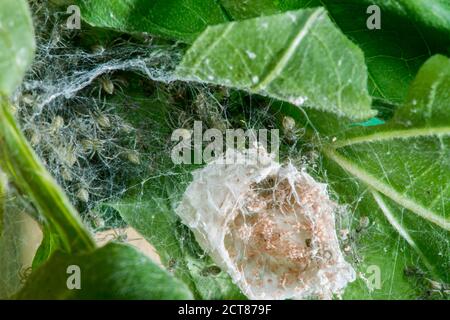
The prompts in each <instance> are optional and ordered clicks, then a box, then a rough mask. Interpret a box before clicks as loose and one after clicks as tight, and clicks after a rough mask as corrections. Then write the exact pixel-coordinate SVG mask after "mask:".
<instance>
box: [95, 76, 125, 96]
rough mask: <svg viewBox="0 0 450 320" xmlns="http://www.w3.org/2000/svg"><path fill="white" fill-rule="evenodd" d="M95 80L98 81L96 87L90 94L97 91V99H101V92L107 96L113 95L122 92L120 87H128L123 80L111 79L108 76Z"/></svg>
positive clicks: (119, 78) (118, 78)
mask: <svg viewBox="0 0 450 320" xmlns="http://www.w3.org/2000/svg"><path fill="white" fill-rule="evenodd" d="M96 80H97V81H98V86H97V87H94V88H93V89H92V91H91V94H92V93H93V92H94V91H96V90H98V97H99V98H100V97H101V95H102V92H105V93H106V94H108V95H113V94H114V93H115V92H116V91H117V90H119V91H123V90H122V87H126V86H127V85H128V83H127V81H126V80H125V79H124V78H121V77H116V78H112V76H111V75H110V74H104V75H101V76H99V77H98V78H97V79H96Z"/></svg>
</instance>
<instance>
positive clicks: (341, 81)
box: [177, 8, 375, 119]
mask: <svg viewBox="0 0 450 320" xmlns="http://www.w3.org/2000/svg"><path fill="white" fill-rule="evenodd" d="M177 73H178V76H179V77H180V78H181V79H184V80H194V81H199V82H206V83H213V84H219V85H224V86H229V87H233V88H237V89H241V90H246V91H248V92H250V93H257V94H261V95H265V96H269V97H273V98H277V99H279V100H283V101H288V102H291V103H293V104H296V105H298V106H302V105H305V106H306V107H311V108H316V109H318V110H324V111H329V112H333V113H335V114H338V115H345V116H348V117H350V118H354V119H364V118H369V117H371V116H373V115H374V114H375V112H374V111H373V110H371V109H370V104H371V98H370V96H369V94H368V92H367V70H366V66H365V64H364V57H363V54H362V52H361V51H360V50H359V48H358V47H356V46H355V45H354V44H352V43H351V42H350V41H349V40H348V39H347V38H346V37H345V36H344V35H342V33H340V32H339V30H338V29H336V27H335V26H334V25H333V23H332V22H331V21H330V19H329V18H328V16H327V14H326V12H325V11H324V10H323V9H322V8H319V9H305V10H299V11H292V12H287V13H284V14H279V15H273V16H269V17H261V18H256V19H250V20H245V21H240V22H230V23H227V24H222V25H218V26H213V27H209V28H208V29H207V30H206V31H205V32H204V33H203V34H202V35H201V36H200V37H199V38H198V39H197V41H196V42H195V43H194V44H193V46H192V47H191V48H190V49H189V51H188V52H187V53H186V55H185V57H184V59H183V61H182V63H181V65H180V66H179V68H178V71H177Z"/></svg>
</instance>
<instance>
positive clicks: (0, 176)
mask: <svg viewBox="0 0 450 320" xmlns="http://www.w3.org/2000/svg"><path fill="white" fill-rule="evenodd" d="M7 186H8V180H7V178H6V175H5V174H4V173H3V171H2V170H1V168H0V237H1V236H2V233H3V223H4V222H3V219H4V216H5V204H6V192H7V190H6V188H7Z"/></svg>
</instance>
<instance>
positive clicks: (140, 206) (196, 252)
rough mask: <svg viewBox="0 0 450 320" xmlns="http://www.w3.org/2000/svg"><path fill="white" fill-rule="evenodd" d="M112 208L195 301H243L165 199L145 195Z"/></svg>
mask: <svg viewBox="0 0 450 320" xmlns="http://www.w3.org/2000/svg"><path fill="white" fill-rule="evenodd" d="M163 183H164V182H163ZM112 207H113V208H115V209H116V210H117V211H118V212H120V214H121V216H122V217H123V218H124V219H125V221H126V222H127V223H128V224H129V225H131V226H132V227H134V228H135V229H136V230H137V231H138V232H139V233H140V234H142V235H143V236H144V237H145V239H146V240H147V241H148V242H149V243H151V244H152V245H153V246H154V247H155V249H156V250H157V252H158V254H159V255H160V257H161V261H162V262H163V264H164V265H165V266H166V268H168V269H169V270H170V271H171V272H173V274H174V275H175V276H177V278H179V279H181V280H183V281H184V282H185V283H186V284H188V285H189V287H190V288H191V290H192V291H193V292H194V293H195V295H196V297H197V298H199V299H206V300H221V299H243V298H244V296H243V295H242V293H240V290H239V289H238V288H237V287H236V286H235V285H234V284H233V283H232V282H231V279H230V278H229V276H228V275H227V274H226V273H224V272H222V271H220V269H219V268H218V267H217V266H215V264H214V263H213V262H212V260H211V259H210V258H209V257H208V256H207V255H205V253H204V252H203V251H202V250H201V248H200V247H199V246H198V245H197V243H196V241H195V239H194V236H193V235H192V233H191V232H190V230H189V229H188V228H187V227H185V226H184V225H182V224H181V222H180V221H179V219H178V217H177V216H176V215H175V213H174V212H173V210H171V209H170V204H169V202H168V201H167V200H166V199H160V198H153V197H152V195H151V194H148V195H147V196H146V198H145V199H137V198H131V199H127V200H122V201H121V202H118V203H116V204H113V205H112Z"/></svg>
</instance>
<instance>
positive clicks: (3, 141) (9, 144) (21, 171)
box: [0, 97, 96, 253]
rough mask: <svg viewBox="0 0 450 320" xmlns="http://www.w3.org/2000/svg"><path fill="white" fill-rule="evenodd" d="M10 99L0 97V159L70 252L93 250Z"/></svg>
mask: <svg viewBox="0 0 450 320" xmlns="http://www.w3.org/2000/svg"><path fill="white" fill-rule="evenodd" d="M10 110H11V106H10V104H9V102H8V101H7V100H6V99H5V98H2V97H0V161H1V163H2V167H3V170H4V171H5V172H6V173H7V174H8V176H9V177H10V179H11V181H12V182H14V183H15V184H16V185H17V187H18V188H19V189H20V190H21V191H22V192H24V193H25V194H26V195H28V196H29V197H30V198H31V200H32V201H33V203H34V204H35V205H36V207H37V208H38V210H39V211H40V213H41V214H42V215H43V217H44V218H45V219H46V220H47V221H48V222H49V223H50V225H51V226H52V227H53V228H52V230H54V231H55V232H56V233H57V235H58V237H59V238H60V240H61V245H62V247H63V249H64V250H65V251H67V252H68V253H74V252H80V251H81V252H82V251H89V250H93V249H95V247H96V245H95V242H94V240H93V238H92V237H91V235H90V233H89V232H88V230H87V229H86V228H85V226H84V225H83V223H82V222H81V219H80V217H79V215H78V213H77V211H76V210H75V208H74V207H73V206H72V204H71V203H70V201H69V199H68V198H67V196H66V195H65V194H64V192H63V191H62V189H61V188H60V187H59V186H58V184H57V183H56V181H55V180H54V179H53V178H52V177H51V175H50V174H49V172H48V171H47V170H46V169H45V167H44V165H43V164H42V163H41V161H40V160H39V158H38V157H37V155H36V154H35V153H34V151H33V149H32V148H31V146H30V145H29V144H28V142H27V140H26V139H25V137H24V136H23V134H22V133H21V131H20V130H19V129H18V127H17V125H16V122H15V120H14V117H13V115H12V113H11V111H10Z"/></svg>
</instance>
